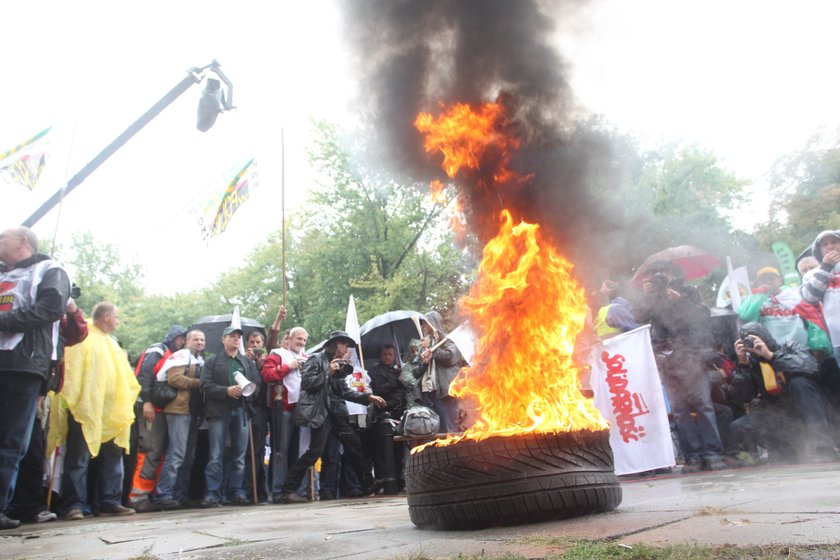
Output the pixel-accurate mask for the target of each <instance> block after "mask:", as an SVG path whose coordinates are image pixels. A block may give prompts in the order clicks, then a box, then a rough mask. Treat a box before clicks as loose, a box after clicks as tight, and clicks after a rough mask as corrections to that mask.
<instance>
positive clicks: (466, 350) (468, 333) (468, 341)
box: [448, 323, 475, 365]
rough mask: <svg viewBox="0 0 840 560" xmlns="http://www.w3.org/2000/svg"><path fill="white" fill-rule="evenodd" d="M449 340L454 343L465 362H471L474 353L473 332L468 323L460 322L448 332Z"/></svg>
mask: <svg viewBox="0 0 840 560" xmlns="http://www.w3.org/2000/svg"><path fill="white" fill-rule="evenodd" d="M448 338H449V340H451V341H452V342H454V343H455V346H457V347H458V351H460V352H461V356H462V357H463V358H464V360H465V361H466V362H467V364H470V365H471V364H472V358H473V355H474V354H475V333H474V332H473V331H472V329H471V328H470V325H469V323H461V324H460V325H458V328H456V329H455V330H454V331H452V332H450V333H449V337H448Z"/></svg>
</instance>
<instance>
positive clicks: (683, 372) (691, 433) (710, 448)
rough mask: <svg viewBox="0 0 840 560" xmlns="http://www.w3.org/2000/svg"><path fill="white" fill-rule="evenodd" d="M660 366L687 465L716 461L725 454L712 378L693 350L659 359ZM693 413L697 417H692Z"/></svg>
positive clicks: (681, 351)
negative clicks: (715, 405) (703, 461)
mask: <svg viewBox="0 0 840 560" xmlns="http://www.w3.org/2000/svg"><path fill="white" fill-rule="evenodd" d="M657 364H658V365H659V371H660V374H661V376H662V382H663V384H664V385H665V391H666V393H667V394H668V401H669V402H670V403H671V414H673V416H674V424H676V426H677V434H678V435H679V439H680V447H681V448H682V452H683V458H684V459H685V461H686V462H689V461H697V460H701V459H706V460H707V461H715V460H719V459H720V458H721V455H722V454H723V443H722V442H721V439H720V432H718V427H717V419H716V417H715V407H714V403H713V402H712V391H711V386H710V385H709V376H708V375H707V373H706V370H705V367H704V364H703V362H702V360H701V359H700V354H699V351H698V350H696V349H692V348H687V349H684V350H683V349H680V350H674V352H673V353H672V354H670V355H668V356H661V355H660V356H657ZM692 412H693V413H694V415H693V416H692Z"/></svg>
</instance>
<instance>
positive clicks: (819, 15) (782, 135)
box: [0, 0, 840, 293]
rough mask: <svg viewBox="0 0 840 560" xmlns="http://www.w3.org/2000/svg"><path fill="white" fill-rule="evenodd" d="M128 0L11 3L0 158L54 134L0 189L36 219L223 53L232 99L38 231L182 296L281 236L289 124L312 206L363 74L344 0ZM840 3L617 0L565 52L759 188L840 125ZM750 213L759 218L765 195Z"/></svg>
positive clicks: (565, 33) (595, 98)
mask: <svg viewBox="0 0 840 560" xmlns="http://www.w3.org/2000/svg"><path fill="white" fill-rule="evenodd" d="M346 1H352V0H346ZM130 6H131V4H129V3H117V2H91V1H87V0H79V1H77V2H53V1H49V2H37V1H36V2H16V3H8V4H7V5H5V6H4V21H5V22H6V25H4V31H3V33H2V34H0V44H1V45H2V47H3V50H2V52H4V53H5V55H4V57H3V62H2V63H0V64H2V66H0V67H2V83H3V88H2V90H0V101H1V102H0V151H4V150H6V149H8V148H10V147H12V146H14V145H16V144H17V143H19V142H20V141H22V140H24V139H26V138H27V137H29V136H32V135H33V134H35V133H36V132H38V131H40V130H42V129H43V128H46V127H47V126H53V127H54V130H53V132H54V134H53V136H54V138H53V142H52V145H51V146H52V152H51V158H52V159H51V160H50V163H49V165H48V168H47V172H45V175H44V176H43V178H42V180H41V181H40V182H39V184H38V186H37V188H36V190H35V191H33V192H29V191H26V190H24V189H22V188H13V187H8V186H5V185H0V188H2V189H3V190H4V194H5V198H4V203H3V204H2V205H0V223H2V224H5V226H4V227H8V226H12V225H16V224H19V223H20V222H21V221H23V220H24V219H25V218H26V217H27V216H29V214H30V213H31V212H32V211H33V210H34V209H35V208H37V207H38V206H39V205H40V204H41V203H42V202H43V201H44V200H45V199H46V198H48V197H49V196H50V195H51V194H52V193H53V192H54V191H55V190H56V189H58V188H59V187H60V186H61V185H62V184H63V182H65V181H66V180H67V179H69V178H70V177H71V176H72V175H74V174H75V173H76V172H77V171H78V170H79V169H81V168H82V167H83V166H84V165H85V163H87V162H88V161H89V160H91V159H92V158H93V157H94V156H95V155H96V154H97V153H98V152H99V151H100V150H101V149H102V148H104V147H105V146H106V145H107V144H108V143H109V142H111V141H112V140H113V139H114V138H115V137H116V136H117V135H118V134H119V133H121V132H122V131H123V130H124V129H125V128H127V127H128V126H129V125H130V124H131V123H132V122H133V121H134V120H136V119H137V118H138V117H139V116H140V115H141V114H142V113H143V112H145V111H146V110H147V109H148V108H149V107H151V106H152V104H154V103H155V102H156V101H157V100H158V99H160V98H161V97H163V95H164V94H165V93H166V92H167V91H169V90H170V89H171V88H172V87H174V86H175V85H176V84H177V83H178V82H179V81H180V80H181V79H182V78H183V77H184V76H185V75H186V72H187V70H188V69H189V68H191V67H194V66H203V65H205V64H208V63H209V62H210V61H211V60H213V59H217V60H218V61H219V62H220V63H221V65H222V69H223V70H224V72H225V73H226V74H227V75H228V77H230V79H231V80H232V81H233V82H234V85H235V90H234V103H235V105H236V106H237V109H236V111H234V112H231V113H227V114H224V115H221V116H220V117H219V119H218V121H217V123H216V125H215V126H214V127H213V128H212V129H211V130H210V131H208V132H206V133H201V132H198V131H197V130H196V129H195V111H196V105H197V101H198V98H199V96H200V92H201V87H199V86H194V87H193V88H191V89H190V90H188V91H187V92H186V93H185V94H184V95H183V96H181V98H179V99H178V100H176V101H175V102H174V103H173V104H172V105H171V106H170V107H169V108H167V109H165V110H164V111H163V112H162V113H161V114H160V115H159V116H158V117H157V118H156V119H155V120H154V121H152V122H151V124H149V125H148V126H147V127H146V128H145V129H144V130H142V131H141V132H140V133H139V134H138V135H137V136H135V137H134V138H133V139H132V140H130V141H129V142H128V143H127V144H126V145H125V146H124V147H123V148H122V149H121V150H120V151H119V152H117V153H116V154H115V155H114V156H112V157H111V158H110V159H109V160H108V161H107V162H106V163H105V164H104V165H102V167H100V168H99V169H98V170H97V171H95V172H94V173H93V174H92V175H91V176H90V177H89V178H88V179H87V181H85V183H83V184H82V185H81V186H80V187H78V188H77V189H76V191H74V192H73V193H72V194H71V195H70V196H69V197H68V198H67V200H66V201H65V202H64V205H63V208H62V211H61V219H60V221H59V222H58V227H57V228H56V223H57V216H58V213H57V212H55V211H54V212H52V213H50V214H49V215H48V216H47V217H46V218H44V219H42V220H41V221H40V222H39V223H38V224H37V225H36V227H35V230H36V232H38V234H39V235H40V236H41V237H42V238H44V239H47V240H50V241H51V240H52V238H53V235H54V233H55V232H56V231H57V235H58V240H59V242H60V243H63V244H66V243H67V242H68V240H69V236H70V235H71V233H72V232H73V231H77V230H81V229H90V230H91V231H92V232H93V233H94V234H95V235H96V236H98V237H100V238H101V239H103V240H104V241H108V242H113V243H117V244H119V245H120V246H121V247H122V248H123V251H124V253H125V255H126V258H130V259H133V260H136V261H137V262H140V263H141V264H142V265H143V266H144V267H145V269H146V278H147V281H148V289H149V290H150V291H151V292H153V293H174V292H177V291H186V290H189V289H192V288H195V287H198V286H201V285H203V284H204V283H209V282H210V281H212V280H213V279H214V278H215V277H216V276H217V275H218V274H219V273H220V272H221V271H223V270H227V269H230V268H233V267H236V266H238V265H240V264H242V262H243V259H244V258H245V257H246V256H247V254H248V251H249V249H250V247H251V246H253V245H254V244H256V243H259V242H260V241H261V240H262V239H264V237H265V235H266V234H267V233H268V232H270V231H275V230H277V229H279V227H280V184H281V164H280V161H281V159H280V153H281V142H280V130H281V129H283V130H284V135H285V146H286V158H285V160H286V170H285V178H286V181H285V184H286V203H287V212H288V213H289V214H291V213H294V211H295V210H296V209H299V208H300V207H301V205H302V204H303V200H304V193H305V191H306V189H308V188H310V187H312V186H313V184H314V177H313V173H312V171H311V169H309V167H308V164H307V160H306V156H305V149H306V147H307V146H308V145H309V144H310V142H311V139H312V127H311V125H310V124H309V119H310V118H315V119H328V120H330V121H333V122H336V123H339V124H341V125H344V126H347V127H352V126H353V124H354V120H353V119H354V111H353V106H352V103H351V101H352V99H353V96H354V94H355V93H356V92H357V90H358V88H359V87H360V86H359V84H357V83H356V82H355V81H354V79H353V75H354V72H353V68H352V67H351V65H350V61H349V59H348V57H347V55H346V48H345V47H344V46H343V44H342V40H341V19H340V13H339V10H338V8H337V4H336V3H334V2H328V1H322V2H280V3H264V2H249V1H239V2H210V1H204V2H193V1H188V2H167V3H163V2H157V1H151V2H143V3H136V4H134V7H130ZM838 11H840V10H838V8H836V7H835V4H834V3H831V2H808V1H800V2H796V3H791V2H784V3H783V2H752V1H750V2H746V1H745V2H723V1H705V2H678V1H661V0H638V1H634V2H622V1H620V0H604V1H600V2H594V3H593V5H592V8H591V9H589V10H587V11H586V12H585V14H584V15H583V16H580V17H578V18H577V19H575V20H573V21H565V22H564V23H563V25H561V26H560V28H559V29H560V30H561V31H562V33H558V45H559V46H560V47H561V48H562V52H563V53H564V55H565V56H566V57H567V58H568V59H569V61H570V64H571V69H572V86H573V88H574V90H575V91H576V94H577V96H578V98H579V99H580V102H581V103H582V104H583V105H584V106H585V107H587V108H588V109H590V110H591V111H593V112H597V113H601V114H603V115H605V116H606V118H607V119H608V120H609V121H611V122H612V123H614V124H615V125H617V126H618V127H619V128H620V129H621V130H624V131H628V132H633V133H636V134H638V135H641V136H643V137H644V138H645V139H646V141H648V142H650V143H653V142H658V141H663V140H679V139H682V140H686V141H689V142H695V143H697V144H699V145H701V146H702V147H704V148H708V149H710V150H712V151H713V152H714V153H715V154H717V155H718V156H719V157H720V158H721V159H722V161H723V162H724V164H725V165H726V166H727V168H729V169H730V170H732V171H734V172H735V173H736V174H738V175H740V176H742V177H744V178H746V179H749V180H751V181H753V182H754V184H755V188H756V189H758V190H759V191H760V190H761V189H762V188H763V176H762V175H763V173H765V172H766V171H767V170H768V169H769V166H770V164H771V163H772V161H773V160H774V159H775V158H776V157H778V156H780V155H783V154H785V153H788V152H790V151H792V150H795V149H797V148H799V147H801V146H803V145H804V143H805V141H806V140H807V138H808V137H809V136H810V135H811V134H813V133H814V132H816V131H817V129H818V128H819V127H821V126H829V127H835V126H838V124H839V123H840V103H838V102H837V92H838V90H839V89H838V85H840V84H838V81H840V78H838V72H837V71H836V52H837V49H836V46H835V33H836V31H835V29H834V28H835V26H836V22H837V21H838V15H840V14H838V13H837V12H838ZM252 157H254V158H256V159H257V160H258V162H259V172H260V189H259V191H257V192H255V193H254V194H253V198H252V201H251V202H249V203H246V204H245V206H243V208H241V209H240V210H239V211H238V213H237V214H236V215H235V216H234V217H233V220H232V221H231V223H230V225H229V227H228V231H227V232H226V233H224V234H223V235H221V236H217V237H214V238H212V239H211V240H210V241H209V243H205V242H203V241H202V240H201V237H200V235H199V228H198V226H197V225H196V223H195V217H194V216H191V215H190V214H189V212H188V209H189V208H190V206H191V205H194V204H199V203H201V202H203V198H202V197H204V196H207V195H206V189H207V187H208V186H209V185H212V184H214V181H215V182H218V183H219V186H220V187H223V185H222V184H221V180H222V179H221V178H222V175H223V173H224V172H225V171H227V170H229V169H231V168H232V167H234V166H236V165H241V164H242V163H244V162H245V161H247V160H248V159H250V158H252ZM203 193H204V194H203ZM756 199H757V200H761V197H760V196H756ZM744 210H745V211H744V212H743V214H744V215H747V216H750V215H753V216H755V217H756V218H757V219H760V218H763V217H764V212H765V209H764V207H763V204H761V203H759V202H757V203H756V204H755V205H754V207H752V208H748V209H744ZM748 222H749V220H745V222H744V224H745V227H748ZM176 254H177V262H176V265H175V266H176V268H178V269H180V270H185V269H186V270H189V273H187V274H184V273H179V274H175V275H173V274H172V268H171V266H172V265H171V264H170V265H168V266H167V267H166V268H164V267H163V266H162V265H161V264H162V263H163V262H165V261H168V259H169V258H170V257H171V256H173V255H176ZM279 258H280V257H279V255H278V259H279Z"/></svg>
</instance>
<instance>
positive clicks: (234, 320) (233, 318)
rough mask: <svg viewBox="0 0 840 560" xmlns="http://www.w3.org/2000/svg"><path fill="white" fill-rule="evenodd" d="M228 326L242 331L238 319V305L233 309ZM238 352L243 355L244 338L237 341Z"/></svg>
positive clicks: (239, 319)
mask: <svg viewBox="0 0 840 560" xmlns="http://www.w3.org/2000/svg"><path fill="white" fill-rule="evenodd" d="M230 326H231V327H234V328H237V329H239V330H242V319H241V318H240V317H239V305H237V306H236V307H234V308H233V315H232V316H231V318H230ZM239 351H240V352H242V353H243V354H244V353H245V337H241V338H240V339H239Z"/></svg>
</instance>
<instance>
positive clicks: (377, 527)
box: [0, 463, 840, 560]
mask: <svg viewBox="0 0 840 560" xmlns="http://www.w3.org/2000/svg"><path fill="white" fill-rule="evenodd" d="M622 490H623V493H624V498H623V501H622V503H621V505H620V506H619V508H618V509H617V510H616V511H615V512H611V513H606V514H600V515H593V516H588V517H581V518H576V519H569V520H565V521H550V522H545V523H537V524H533V525H522V526H518V527H498V528H491V529H484V530H481V531H463V532H445V531H426V530H420V529H417V528H415V527H414V525H412V523H411V521H410V520H409V517H408V506H407V505H406V499H405V497H404V496H400V497H376V498H367V499H352V500H337V501H330V502H323V503H320V502H314V503H311V504H304V505H284V506H273V505H270V506H252V507H225V508H218V509H211V510H183V511H174V512H166V513H150V514H142V515H135V516H131V517H124V518H94V519H88V520H84V521H57V522H52V523H46V524H42V525H23V526H21V528H20V529H16V530H13V531H3V532H0V557H2V558H39V559H47V558H107V559H144V560H151V559H152V558H161V559H185V560H186V559H222V558H225V559H229V558H241V559H256V558H289V559H339V558H340V559H349V560H368V559H394V558H409V557H411V556H417V555H419V554H425V555H427V556H430V557H447V556H452V557H457V555H458V554H477V553H479V552H481V551H484V552H485V553H487V554H502V553H511V554H521V555H523V556H525V557H527V558H541V557H544V556H545V555H546V554H550V553H552V551H554V553H557V552H559V550H560V548H559V545H558V542H562V541H564V540H567V539H570V540H577V539H592V540H595V539H609V540H612V541H614V542H618V543H625V544H628V545H632V544H634V543H646V544H649V545H652V546H661V545H666V544H678V543H697V544H737V545H749V544H757V545H768V544H795V545H807V544H811V545H812V544H831V543H837V542H840V464H836V463H833V464H823V465H799V466H776V467H754V468H750V469H743V470H731V471H721V472H716V473H701V474H696V475H685V476H682V475H678V476H665V477H660V478H648V479H644V478H642V479H634V480H622Z"/></svg>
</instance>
